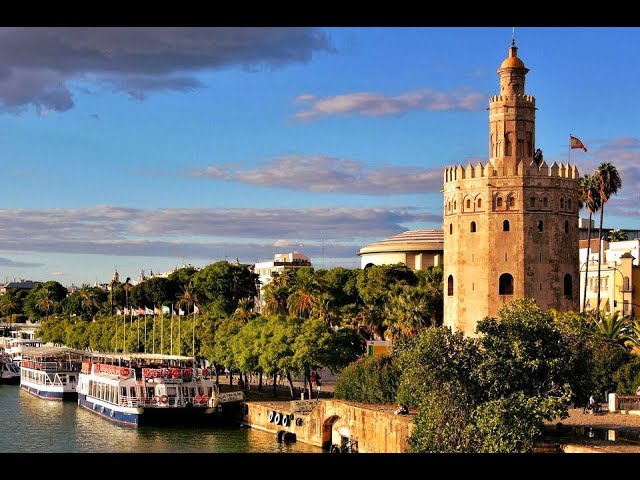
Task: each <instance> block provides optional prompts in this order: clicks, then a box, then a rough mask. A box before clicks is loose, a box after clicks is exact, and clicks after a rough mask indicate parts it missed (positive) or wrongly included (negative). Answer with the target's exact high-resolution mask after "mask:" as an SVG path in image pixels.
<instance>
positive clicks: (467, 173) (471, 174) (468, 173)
mask: <svg viewBox="0 0 640 480" xmlns="http://www.w3.org/2000/svg"><path fill="white" fill-rule="evenodd" d="M465 170H466V171H465V176H466V178H474V177H475V170H474V169H473V165H471V162H469V163H468V164H467V167H466V169H465Z"/></svg>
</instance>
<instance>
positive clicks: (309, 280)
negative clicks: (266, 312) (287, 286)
mask: <svg viewBox="0 0 640 480" xmlns="http://www.w3.org/2000/svg"><path fill="white" fill-rule="evenodd" d="M320 289H321V285H320V282H319V281H318V280H317V279H316V278H315V276H314V271H313V268H312V267H304V268H299V269H298V270H297V271H296V273H295V275H294V276H293V284H292V285H291V290H292V291H291V293H290V294H289V296H288V297H287V310H288V311H289V315H291V316H296V317H300V318H309V315H310V314H311V313H312V311H313V308H314V305H316V303H317V298H318V295H319V293H320Z"/></svg>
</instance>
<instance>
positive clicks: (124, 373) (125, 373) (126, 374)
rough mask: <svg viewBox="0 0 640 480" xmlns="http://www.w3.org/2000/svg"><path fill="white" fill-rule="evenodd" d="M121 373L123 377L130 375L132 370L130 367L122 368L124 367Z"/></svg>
mask: <svg viewBox="0 0 640 480" xmlns="http://www.w3.org/2000/svg"><path fill="white" fill-rule="evenodd" d="M120 374H121V375H122V376H123V377H128V376H129V375H130V374H131V372H130V371H129V369H128V368H122V369H120Z"/></svg>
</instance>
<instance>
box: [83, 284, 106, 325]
mask: <svg viewBox="0 0 640 480" xmlns="http://www.w3.org/2000/svg"><path fill="white" fill-rule="evenodd" d="M78 297H79V301H80V307H81V308H82V310H83V312H84V315H85V316H86V318H87V319H91V320H93V319H94V314H95V313H96V311H97V310H98V308H99V306H100V304H101V302H100V292H99V291H98V289H97V288H96V287H89V286H88V285H83V286H82V287H81V288H80V290H78Z"/></svg>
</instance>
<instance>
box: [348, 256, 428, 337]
mask: <svg viewBox="0 0 640 480" xmlns="http://www.w3.org/2000/svg"><path fill="white" fill-rule="evenodd" d="M417 283H418V278H417V277H416V275H415V273H414V272H413V271H412V270H411V269H409V268H408V267H407V266H406V265H403V264H400V263H399V264H395V265H373V266H371V267H369V268H365V269H364V270H360V271H359V272H358V277H357V280H356V285H357V288H358V293H359V295H360V298H361V299H362V302H363V303H364V308H363V309H362V310H360V311H359V312H358V316H357V318H356V321H357V322H358V324H359V326H360V327H361V328H363V329H364V330H365V331H367V332H368V333H369V335H370V337H372V338H379V339H382V338H384V330H385V327H384V318H385V317H384V313H383V309H384V305H385V303H387V299H388V296H389V292H390V291H391V290H392V287H393V286H394V285H410V286H415V285H416V284H417Z"/></svg>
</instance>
